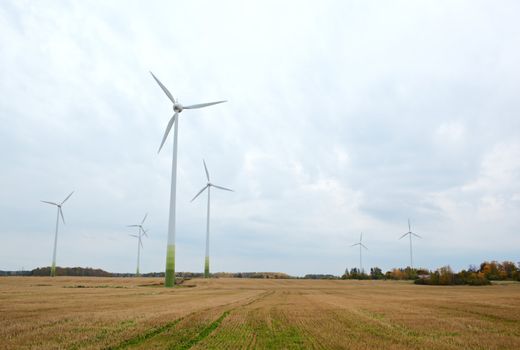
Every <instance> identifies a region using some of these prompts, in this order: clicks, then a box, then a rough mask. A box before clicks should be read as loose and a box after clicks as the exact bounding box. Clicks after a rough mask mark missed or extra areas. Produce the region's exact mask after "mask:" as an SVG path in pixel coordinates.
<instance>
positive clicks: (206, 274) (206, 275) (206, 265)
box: [191, 160, 233, 278]
mask: <svg viewBox="0 0 520 350" xmlns="http://www.w3.org/2000/svg"><path fill="white" fill-rule="evenodd" d="M202 163H203V164H204V171H205V172H206V178H207V179H208V183H207V184H206V186H204V187H203V188H202V189H201V190H200V191H199V193H197V194H196V195H195V197H193V199H192V200H191V201H192V202H193V201H194V200H195V198H197V197H198V196H199V195H200V194H201V193H202V192H204V190H206V189H207V190H208V214H207V218H206V256H205V259H204V278H209V206H210V204H209V203H210V192H211V187H215V188H218V189H220V190H224V191H231V192H233V190H231V189H229V188H225V187H222V186H217V185H214V184H212V183H211V182H210V179H209V171H208V167H207V166H206V162H205V161H204V160H202Z"/></svg>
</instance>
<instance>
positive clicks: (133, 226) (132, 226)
mask: <svg viewBox="0 0 520 350" xmlns="http://www.w3.org/2000/svg"><path fill="white" fill-rule="evenodd" d="M126 227H139V225H126Z"/></svg>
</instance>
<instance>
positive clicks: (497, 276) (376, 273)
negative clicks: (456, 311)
mask: <svg viewBox="0 0 520 350" xmlns="http://www.w3.org/2000/svg"><path fill="white" fill-rule="evenodd" d="M341 278H342V279H355V280H382V279H385V280H414V281H415V283H416V284H426V285H463V284H466V285H487V284H490V283H491V281H520V262H519V263H518V264H516V265H515V263H514V262H511V261H504V262H502V263H500V262H498V261H484V262H483V263H481V264H480V266H479V267H477V266H475V265H471V266H470V267H469V268H468V269H467V270H461V271H459V272H454V271H453V270H452V269H451V267H450V266H443V267H441V268H438V269H436V270H434V271H430V270H427V269H412V268H410V267H406V268H404V269H403V268H394V269H392V270H390V271H386V272H385V273H383V271H382V270H381V269H380V268H379V267H373V268H371V269H370V273H365V272H364V271H360V270H359V269H357V268H352V269H350V270H349V269H348V268H347V269H346V270H345V273H344V274H343V276H341Z"/></svg>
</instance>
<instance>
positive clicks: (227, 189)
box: [211, 184, 235, 192]
mask: <svg viewBox="0 0 520 350" xmlns="http://www.w3.org/2000/svg"><path fill="white" fill-rule="evenodd" d="M211 186H213V187H216V188H219V189H221V190H224V191H231V192H235V191H233V190H232V189H229V188H225V187H222V186H217V185H213V184H211Z"/></svg>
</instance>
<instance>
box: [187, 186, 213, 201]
mask: <svg viewBox="0 0 520 350" xmlns="http://www.w3.org/2000/svg"><path fill="white" fill-rule="evenodd" d="M208 186H209V185H206V186H204V187H203V188H202V190H200V191H199V193H197V194H196V195H195V197H193V199H192V200H191V201H192V202H193V201H194V200H195V198H197V197H198V196H199V195H200V194H201V193H202V192H204V190H205V189H206V188H208Z"/></svg>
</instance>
